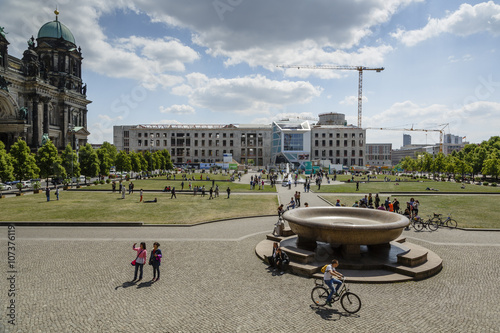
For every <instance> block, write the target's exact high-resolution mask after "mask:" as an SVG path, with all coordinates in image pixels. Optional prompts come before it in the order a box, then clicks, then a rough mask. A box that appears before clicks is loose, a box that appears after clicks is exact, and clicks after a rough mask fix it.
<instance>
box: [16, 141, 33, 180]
mask: <svg viewBox="0 0 500 333" xmlns="http://www.w3.org/2000/svg"><path fill="white" fill-rule="evenodd" d="M10 156H11V157H12V166H13V167H14V178H15V179H17V180H26V179H31V178H36V177H38V173H39V172H40V169H39V168H38V166H37V165H36V160H35V156H34V155H33V154H32V153H31V152H30V149H29V147H28V145H27V144H26V142H24V140H21V139H18V140H17V142H16V143H14V144H13V145H12V147H11V148H10Z"/></svg>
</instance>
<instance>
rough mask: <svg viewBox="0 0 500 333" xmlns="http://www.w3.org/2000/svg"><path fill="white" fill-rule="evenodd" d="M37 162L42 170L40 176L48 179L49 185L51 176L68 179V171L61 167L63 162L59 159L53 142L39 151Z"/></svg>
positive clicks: (49, 142) (48, 142)
mask: <svg viewBox="0 0 500 333" xmlns="http://www.w3.org/2000/svg"><path fill="white" fill-rule="evenodd" d="M36 162H37V166H38V168H40V176H41V177H42V178H46V179H47V184H48V183H49V177H51V176H52V177H54V176H56V177H61V176H62V178H66V170H65V169H64V167H63V166H62V165H61V163H62V160H61V158H60V157H59V154H58V152H57V148H56V146H54V144H53V143H52V141H51V140H48V141H47V142H46V143H45V144H44V145H43V146H42V147H41V148H40V149H38V154H37V155H36Z"/></svg>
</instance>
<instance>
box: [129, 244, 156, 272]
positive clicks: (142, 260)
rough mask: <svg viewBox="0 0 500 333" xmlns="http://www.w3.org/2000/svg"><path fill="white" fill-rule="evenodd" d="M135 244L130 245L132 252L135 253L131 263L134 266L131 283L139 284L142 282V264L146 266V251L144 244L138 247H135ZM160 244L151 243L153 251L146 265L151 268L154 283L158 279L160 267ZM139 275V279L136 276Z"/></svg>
mask: <svg viewBox="0 0 500 333" xmlns="http://www.w3.org/2000/svg"><path fill="white" fill-rule="evenodd" d="M136 245H137V243H134V245H132V248H133V249H134V251H136V252H137V257H136V258H135V260H134V261H133V265H134V266H135V270H134V279H133V280H132V282H139V281H141V280H142V275H143V268H144V264H146V261H147V256H148V251H147V250H146V243H145V242H142V243H141V244H140V246H139V247H136ZM159 247H160V243H158V242H154V243H153V250H152V251H151V255H150V256H149V261H148V264H149V265H151V266H152V267H153V279H152V280H151V281H152V282H156V281H158V280H159V279H160V265H161V258H162V254H161V250H160V249H159ZM137 273H139V278H138V276H137Z"/></svg>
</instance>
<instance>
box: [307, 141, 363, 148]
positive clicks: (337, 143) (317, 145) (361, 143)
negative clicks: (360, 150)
mask: <svg viewBox="0 0 500 333" xmlns="http://www.w3.org/2000/svg"><path fill="white" fill-rule="evenodd" d="M348 142H349V140H344V145H343V146H341V145H340V143H341V140H336V141H335V146H334V145H333V140H328V145H327V144H326V140H321V145H320V141H319V140H314V146H315V147H348ZM363 144H364V141H363V140H359V146H360V147H363ZM355 146H356V140H351V147H355Z"/></svg>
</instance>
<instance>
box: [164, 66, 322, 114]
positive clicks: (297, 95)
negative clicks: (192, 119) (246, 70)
mask: <svg viewBox="0 0 500 333" xmlns="http://www.w3.org/2000/svg"><path fill="white" fill-rule="evenodd" d="M187 81H188V84H186V85H182V86H179V87H174V88H173V89H172V93H174V94H177V95H181V96H187V97H188V98H189V104H191V105H194V106H197V107H200V108H207V109H210V110H212V111H225V112H252V113H266V112H269V111H270V110H273V109H282V108H283V107H285V106H286V105H291V104H304V103H308V102H310V101H311V100H312V99H313V98H314V97H317V96H319V95H320V94H321V92H322V89H321V88H319V87H314V86H313V85H311V84H310V83H309V82H305V81H298V82H292V81H275V80H270V79H268V78H266V77H264V76H262V75H254V76H246V77H238V78H233V79H224V78H208V77H207V76H205V75H204V74H200V73H192V74H188V75H187Z"/></svg>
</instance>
